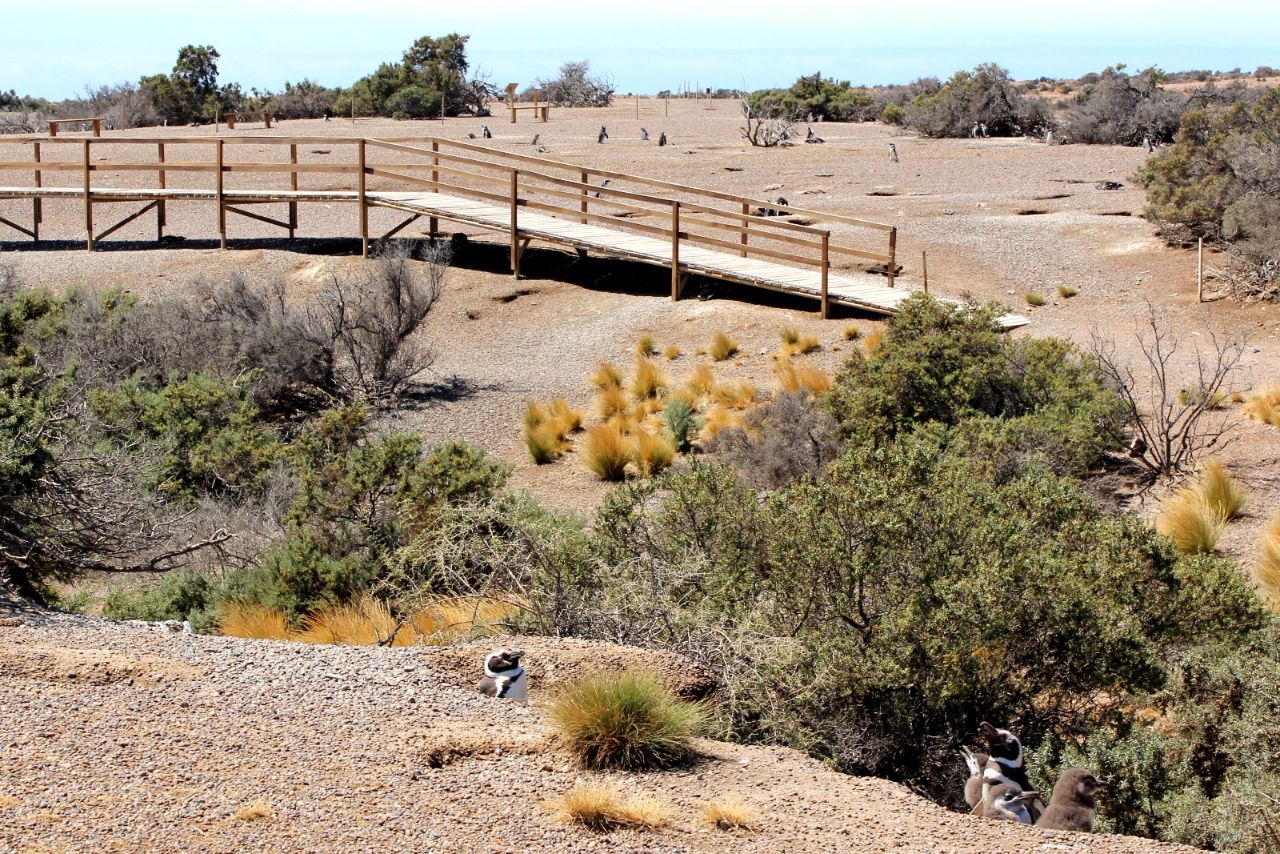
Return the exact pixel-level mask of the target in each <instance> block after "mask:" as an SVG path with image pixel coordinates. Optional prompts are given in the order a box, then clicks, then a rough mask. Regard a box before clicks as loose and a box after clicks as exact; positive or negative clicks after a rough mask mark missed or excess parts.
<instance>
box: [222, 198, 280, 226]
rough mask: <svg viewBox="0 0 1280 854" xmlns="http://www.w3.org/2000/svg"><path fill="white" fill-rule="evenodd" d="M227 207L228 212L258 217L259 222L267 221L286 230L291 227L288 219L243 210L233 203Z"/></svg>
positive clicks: (253, 217) (250, 217) (251, 217)
mask: <svg viewBox="0 0 1280 854" xmlns="http://www.w3.org/2000/svg"><path fill="white" fill-rule="evenodd" d="M225 209H226V211H227V213H233V214H240V216H243V217H248V218H249V219H256V220H257V221H258V222H265V223H266V224H267V225H274V226H276V227H277V228H283V229H285V230H286V231H287V230H288V229H289V223H288V221H286V220H282V219H273V218H272V217H269V216H263V215H262V214H256V213H253V212H252V211H246V210H241V209H240V208H238V207H236V206H235V205H233V204H228V205H227V206H226V208H225Z"/></svg>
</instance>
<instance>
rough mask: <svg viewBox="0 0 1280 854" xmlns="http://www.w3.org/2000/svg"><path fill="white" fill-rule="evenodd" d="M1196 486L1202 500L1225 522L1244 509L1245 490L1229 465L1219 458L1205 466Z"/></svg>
mask: <svg viewBox="0 0 1280 854" xmlns="http://www.w3.org/2000/svg"><path fill="white" fill-rule="evenodd" d="M1196 488H1197V489H1198V491H1199V494H1200V500H1202V501H1203V502H1204V503H1205V504H1206V505H1208V507H1209V508H1210V509H1212V510H1213V511H1214V512H1215V513H1217V514H1218V517H1219V518H1220V519H1222V521H1224V522H1229V521H1231V520H1232V519H1234V518H1236V516H1238V515H1240V511H1241V510H1242V509H1244V503H1245V494H1244V490H1242V489H1241V488H1240V486H1239V484H1237V483H1236V480H1235V478H1234V477H1232V476H1231V472H1229V471H1227V467H1226V466H1224V465H1223V464H1222V463H1220V462H1218V461H1217V460H1212V461H1211V462H1210V463H1209V464H1208V465H1206V466H1205V467H1204V471H1203V472H1202V473H1201V475H1200V479H1199V482H1198V483H1197V487H1196Z"/></svg>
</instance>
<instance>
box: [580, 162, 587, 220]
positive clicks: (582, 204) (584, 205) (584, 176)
mask: <svg viewBox="0 0 1280 854" xmlns="http://www.w3.org/2000/svg"><path fill="white" fill-rule="evenodd" d="M579 175H580V177H581V178H582V180H581V182H580V183H581V184H582V201H581V202H580V203H579V208H580V209H581V210H582V213H584V214H585V213H586V212H587V206H588V204H589V196H588V193H587V178H588V177H590V176H588V175H587V170H586V169H583V170H582V172H581V173H579ZM586 221H587V218H586V217H585V216H580V217H578V222H581V223H583V224H585V223H586Z"/></svg>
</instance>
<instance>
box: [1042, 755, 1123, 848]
mask: <svg viewBox="0 0 1280 854" xmlns="http://www.w3.org/2000/svg"><path fill="white" fill-rule="evenodd" d="M1105 785H1107V781H1106V780H1099V779H1098V778H1097V777H1095V776H1094V775H1093V774H1092V772H1090V771H1086V770H1085V769H1084V768H1065V769H1063V771H1062V774H1061V775H1060V776H1059V777H1058V782H1057V783H1054V785H1053V800H1051V801H1049V808H1048V809H1047V810H1045V811H1044V815H1042V816H1040V818H1039V819H1038V820H1037V821H1036V827H1043V828H1047V829H1049V830H1075V831H1079V832H1081V833H1093V821H1094V819H1095V818H1096V817H1097V814H1098V809H1097V805H1096V803H1095V801H1094V795H1096V794H1097V792H1098V789H1100V788H1102V787H1103V786H1105Z"/></svg>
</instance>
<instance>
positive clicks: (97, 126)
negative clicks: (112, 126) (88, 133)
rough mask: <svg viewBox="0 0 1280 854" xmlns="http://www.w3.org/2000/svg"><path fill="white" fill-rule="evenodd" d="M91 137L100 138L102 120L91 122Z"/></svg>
mask: <svg viewBox="0 0 1280 854" xmlns="http://www.w3.org/2000/svg"><path fill="white" fill-rule="evenodd" d="M93 135H94V136H102V119H94V120H93Z"/></svg>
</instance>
